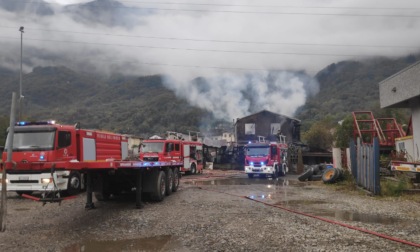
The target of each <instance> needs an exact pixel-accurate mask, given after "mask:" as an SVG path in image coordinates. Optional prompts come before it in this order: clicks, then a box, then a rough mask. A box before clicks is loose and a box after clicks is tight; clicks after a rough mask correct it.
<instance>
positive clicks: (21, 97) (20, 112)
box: [19, 26, 24, 120]
mask: <svg viewBox="0 0 420 252" xmlns="http://www.w3.org/2000/svg"><path fill="white" fill-rule="evenodd" d="M23 29H24V28H23V26H21V27H20V28H19V31H20V81H19V120H21V119H22V104H23V95H22V54H23Z"/></svg>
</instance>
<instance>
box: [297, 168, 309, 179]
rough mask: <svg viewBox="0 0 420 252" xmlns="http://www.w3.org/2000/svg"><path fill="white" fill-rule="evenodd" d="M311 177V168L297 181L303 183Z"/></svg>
mask: <svg viewBox="0 0 420 252" xmlns="http://www.w3.org/2000/svg"><path fill="white" fill-rule="evenodd" d="M312 175H313V170H312V169H311V168H309V169H308V170H306V171H305V172H304V173H302V174H301V175H300V176H299V177H298V180H299V181H301V182H303V181H306V180H307V179H310V177H312Z"/></svg>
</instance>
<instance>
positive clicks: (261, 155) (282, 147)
mask: <svg viewBox="0 0 420 252" xmlns="http://www.w3.org/2000/svg"><path fill="white" fill-rule="evenodd" d="M287 148H288V147H287V143H286V138H285V136H282V135H280V136H279V141H278V142H266V141H264V140H262V141H258V142H250V143H248V144H247V145H245V148H244V149H245V173H246V174H248V177H249V178H253V177H254V175H259V176H266V175H268V176H271V177H272V178H277V177H278V176H285V175H286V172H288V167H287Z"/></svg>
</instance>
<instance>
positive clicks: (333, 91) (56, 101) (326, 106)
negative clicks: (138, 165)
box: [0, 55, 420, 137]
mask: <svg viewBox="0 0 420 252" xmlns="http://www.w3.org/2000/svg"><path fill="white" fill-rule="evenodd" d="M418 59H420V57H419V56H418V55H416V56H408V57H405V58H399V59H387V58H377V59H371V60H367V61H363V62H356V61H344V62H339V63H334V64H331V65H329V66H328V67H326V68H325V69H323V70H322V71H320V72H319V73H318V74H317V75H316V78H317V80H318V81H319V83H320V91H319V93H318V94H317V95H314V96H312V97H309V98H308V100H307V102H306V105H304V106H303V107H301V108H300V109H299V110H298V112H297V113H296V115H295V117H296V118H298V119H301V120H302V123H303V125H304V127H303V130H305V129H308V128H309V126H310V125H311V124H312V123H313V122H316V121H319V120H322V119H324V118H325V117H330V118H331V119H333V120H336V121H339V120H342V119H343V118H344V117H346V116H348V115H350V112H351V111H355V110H373V111H379V110H380V109H379V87H378V83H379V82H381V81H382V80H384V79H386V78H387V77H389V76H391V75H393V74H395V73H396V72H398V71H400V70H402V69H403V68H405V67H407V66H409V65H410V64H412V63H414V62H415V61H416V60H418ZM0 83H1V85H2V92H1V93H0V98H1V99H0V117H2V118H3V120H6V119H7V118H8V116H9V112H10V103H11V102H10V101H11V93H12V92H16V93H17V94H18V93H19V72H13V71H10V70H7V69H0ZM23 95H24V96H25V98H24V101H25V102H24V113H23V114H24V117H25V118H26V119H36V120H39V119H56V120H58V121H59V122H62V123H69V124H74V123H76V122H80V123H81V125H82V126H83V127H86V128H96V129H105V130H110V131H115V132H120V133H131V134H136V135H139V136H143V137H147V136H150V135H152V134H162V133H164V132H166V131H168V130H169V131H179V132H187V131H188V130H193V131H198V130H199V129H200V126H203V125H205V126H208V125H210V124H211V123H212V122H214V118H213V117H212V114H211V112H209V111H205V110H203V109H199V108H196V107H193V106H191V105H189V104H188V102H187V101H186V100H184V99H180V98H178V97H177V96H176V95H175V94H174V92H173V91H171V90H169V89H167V88H165V87H164V85H163V80H162V77H161V76H158V75H155V76H142V77H138V76H122V75H114V76H111V77H107V78H104V77H102V76H96V75H93V74H86V73H80V72H74V71H73V70H71V69H68V68H66V67H37V68H35V69H34V70H33V71H32V72H31V73H28V74H25V75H24V76H23ZM3 120H2V121H3ZM5 125H7V124H5Z"/></svg>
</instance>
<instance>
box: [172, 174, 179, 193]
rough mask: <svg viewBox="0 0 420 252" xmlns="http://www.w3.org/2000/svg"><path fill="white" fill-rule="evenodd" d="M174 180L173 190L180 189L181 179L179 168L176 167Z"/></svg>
mask: <svg viewBox="0 0 420 252" xmlns="http://www.w3.org/2000/svg"><path fill="white" fill-rule="evenodd" d="M173 173H174V176H173V177H174V182H173V184H174V185H173V187H172V192H176V191H178V187H179V180H180V175H179V169H178V168H175V169H174V171H173Z"/></svg>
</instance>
